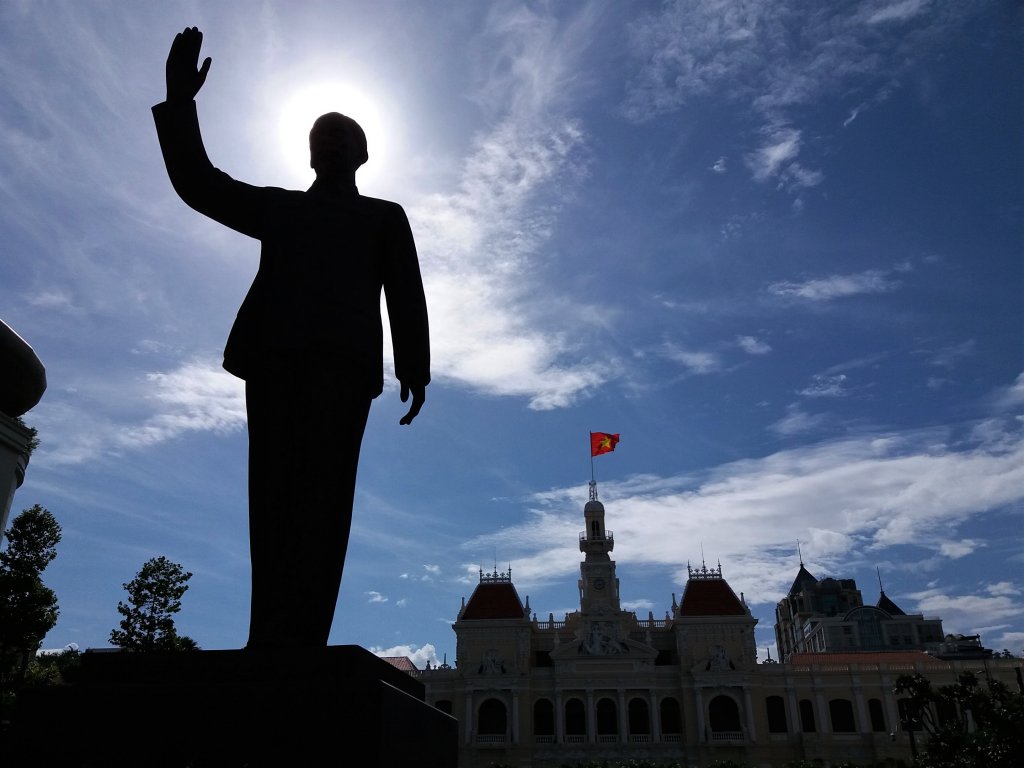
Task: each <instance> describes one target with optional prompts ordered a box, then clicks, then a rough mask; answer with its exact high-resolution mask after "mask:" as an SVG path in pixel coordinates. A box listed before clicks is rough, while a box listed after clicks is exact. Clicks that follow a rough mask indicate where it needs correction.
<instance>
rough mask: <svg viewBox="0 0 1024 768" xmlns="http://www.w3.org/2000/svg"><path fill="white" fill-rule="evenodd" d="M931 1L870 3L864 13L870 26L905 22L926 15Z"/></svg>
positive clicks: (908, 0)
mask: <svg viewBox="0 0 1024 768" xmlns="http://www.w3.org/2000/svg"><path fill="white" fill-rule="evenodd" d="M929 5H931V0H900V2H895V3H893V2H884V1H883V2H874V3H868V4H867V8H866V9H864V12H865V13H866V14H867V22H868V24H881V23H884V22H887V21H905V20H907V19H909V18H913V17H914V16H917V15H918V14H920V13H924V11H925V10H927V8H928V6H929Z"/></svg>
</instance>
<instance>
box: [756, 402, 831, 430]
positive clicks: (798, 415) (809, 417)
mask: <svg viewBox="0 0 1024 768" xmlns="http://www.w3.org/2000/svg"><path fill="white" fill-rule="evenodd" d="M827 421H828V417H827V416H826V415H825V414H822V413H807V411H805V410H803V409H802V408H801V407H800V404H799V403H790V404H789V405H788V406H786V415H785V416H783V417H782V418H781V419H779V420H778V421H776V422H774V423H772V424H771V425H769V427H768V428H769V429H770V430H771V431H772V432H775V433H776V434H778V435H783V436H787V437H788V436H790V435H799V434H803V433H806V432H812V431H814V430H816V429H818V428H819V427H821V426H822V425H823V424H825V423H826V422H827Z"/></svg>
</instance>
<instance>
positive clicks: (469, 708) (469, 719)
mask: <svg viewBox="0 0 1024 768" xmlns="http://www.w3.org/2000/svg"><path fill="white" fill-rule="evenodd" d="M474 721H475V718H474V717H473V692H472V691H466V715H465V717H464V718H463V722H464V723H465V724H464V725H463V727H464V728H465V729H466V744H472V743H473V729H474V728H475V727H476V724H475V722H474Z"/></svg>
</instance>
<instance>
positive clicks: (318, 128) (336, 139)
mask: <svg viewBox="0 0 1024 768" xmlns="http://www.w3.org/2000/svg"><path fill="white" fill-rule="evenodd" d="M368 159H369V154H368V153H367V151H366V134H365V133H363V129H362V128H360V127H359V123H357V122H356V121H355V120H353V119H352V118H351V117H348V116H346V115H343V114H341V113H340V112H328V113H327V114H326V115H321V116H320V117H318V118H317V119H316V121H315V122H314V123H313V128H312V129H311V130H310V132H309V166H310V168H312V169H313V170H314V171H316V173H317V175H318V176H320V175H324V174H326V175H337V174H346V175H347V174H353V173H355V171H356V169H357V168H358V167H359V166H361V165H362V164H363V163H365V162H366V161H367V160H368Z"/></svg>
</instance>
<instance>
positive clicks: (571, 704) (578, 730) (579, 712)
mask: <svg viewBox="0 0 1024 768" xmlns="http://www.w3.org/2000/svg"><path fill="white" fill-rule="evenodd" d="M565 733H566V735H567V736H586V735H587V712H586V710H585V709H584V707H583V702H582V701H580V700H579V699H569V700H568V701H567V702H565Z"/></svg>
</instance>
